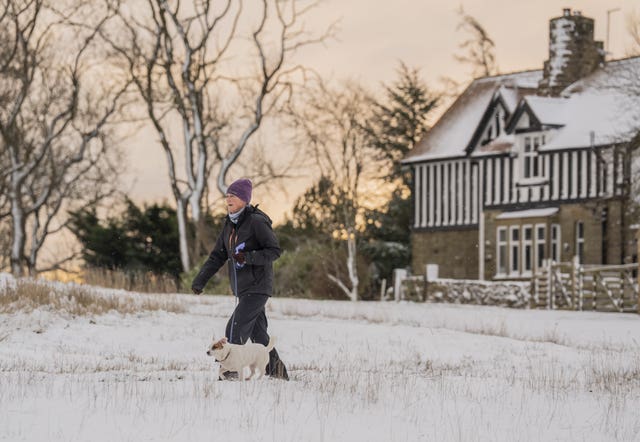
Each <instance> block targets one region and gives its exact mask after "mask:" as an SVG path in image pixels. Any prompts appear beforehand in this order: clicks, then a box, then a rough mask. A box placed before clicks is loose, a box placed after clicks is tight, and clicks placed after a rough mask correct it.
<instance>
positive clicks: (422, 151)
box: [403, 9, 640, 280]
mask: <svg viewBox="0 0 640 442" xmlns="http://www.w3.org/2000/svg"><path fill="white" fill-rule="evenodd" d="M593 34H594V21H593V19H590V18H587V17H584V16H582V15H581V14H580V13H579V12H577V11H574V12H572V11H571V10H569V9H565V10H564V12H563V15H562V16H560V17H557V18H553V19H551V20H550V29H549V40H550V42H549V59H548V60H546V61H545V62H544V67H543V69H539V70H530V71H522V72H515V73H511V74H505V75H497V76H492V77H484V78H478V79H476V80H474V81H473V82H472V83H471V84H470V85H469V86H468V87H467V89H466V90H465V91H464V92H463V93H462V94H461V95H460V96H459V97H458V98H457V99H456V100H455V102H454V103H453V104H452V105H451V106H450V107H449V108H448V109H447V110H446V111H445V113H444V114H443V115H442V116H441V117H440V119H439V120H438V121H437V123H436V124H435V125H434V126H433V127H432V128H431V130H430V131H429V132H428V133H427V135H426V136H425V137H424V138H423V139H422V140H421V142H420V143H419V144H418V145H417V146H416V148H415V149H413V151H411V152H410V153H409V154H408V155H407V156H406V157H405V158H404V159H403V164H404V165H405V166H406V167H410V168H411V170H412V172H413V188H412V192H413V201H414V220H413V226H412V254H413V256H412V267H413V269H414V272H415V273H417V274H421V273H423V269H424V268H425V264H437V265H438V266H439V276H440V277H442V278H460V279H485V280H499V279H526V278H530V277H531V275H532V274H533V273H534V272H535V270H536V268H537V267H539V266H541V265H542V264H543V261H544V260H545V259H548V258H551V259H553V260H555V261H570V260H571V259H573V257H574V256H577V257H578V259H580V261H581V262H582V263H584V264H619V263H623V262H628V261H632V260H637V252H635V251H634V249H635V244H634V233H633V232H631V230H630V225H629V224H630V222H629V220H628V219H627V217H626V216H624V214H625V213H626V206H627V204H628V198H629V195H630V192H631V190H630V188H631V184H630V181H631V178H632V176H631V157H632V154H631V153H632V149H633V147H634V146H637V145H638V142H639V140H640V137H639V136H638V133H639V130H640V86H639V85H638V82H640V80H639V79H640V57H635V58H627V59H622V60H614V61H605V53H604V51H603V45H602V42H599V41H594V36H593Z"/></svg>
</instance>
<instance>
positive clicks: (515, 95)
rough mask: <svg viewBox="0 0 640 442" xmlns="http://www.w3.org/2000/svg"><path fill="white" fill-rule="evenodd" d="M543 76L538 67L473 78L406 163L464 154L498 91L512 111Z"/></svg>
mask: <svg viewBox="0 0 640 442" xmlns="http://www.w3.org/2000/svg"><path fill="white" fill-rule="evenodd" d="M541 78H542V70H536V71H524V72H516V73H513V74H506V75H497V76H493V77H484V78H480V79H477V80H474V81H473V82H472V83H471V84H470V85H469V87H467V89H466V90H465V91H464V92H463V93H462V94H461V95H460V96H459V97H458V99H457V100H456V101H455V102H454V103H453V104H452V105H451V107H449V109H447V111H446V112H445V113H444V114H443V115H442V117H440V119H439V120H438V122H437V123H436V124H435V125H434V126H433V127H432V128H431V130H430V131H429V132H428V133H427V134H426V135H425V137H424V138H423V139H422V140H421V141H420V142H419V143H418V145H417V146H416V147H415V148H414V149H413V150H412V151H411V152H410V153H409V154H408V155H407V157H406V158H405V159H404V162H407V163H409V162H415V161H421V160H426V159H435V158H448V157H456V156H463V155H465V149H466V148H467V146H468V144H469V142H470V141H471V137H472V136H473V134H474V132H475V130H476V127H477V126H478V123H479V122H480V119H481V118H482V116H483V115H484V113H485V111H486V109H487V106H489V104H490V103H491V102H492V100H493V98H494V95H495V93H496V91H498V92H500V93H501V95H502V97H503V99H504V101H505V104H506V105H507V106H513V107H512V108H511V109H509V111H510V112H513V110H514V109H515V105H516V103H517V102H518V101H519V100H520V98H521V96H522V95H523V94H525V93H531V91H532V90H533V89H534V88H536V87H537V84H538V81H540V79H541Z"/></svg>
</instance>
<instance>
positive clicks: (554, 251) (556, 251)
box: [550, 224, 562, 262]
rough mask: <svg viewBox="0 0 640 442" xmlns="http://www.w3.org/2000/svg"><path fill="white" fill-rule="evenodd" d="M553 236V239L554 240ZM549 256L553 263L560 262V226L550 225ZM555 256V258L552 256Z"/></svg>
mask: <svg viewBox="0 0 640 442" xmlns="http://www.w3.org/2000/svg"><path fill="white" fill-rule="evenodd" d="M554 235H555V238H554ZM550 239H551V256H550V258H551V259H552V260H553V261H555V262H560V261H562V231H561V230H560V224H551V238H550ZM554 255H555V256H554Z"/></svg>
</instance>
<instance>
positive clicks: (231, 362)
mask: <svg viewBox="0 0 640 442" xmlns="http://www.w3.org/2000/svg"><path fill="white" fill-rule="evenodd" d="M275 342H276V341H275V338H269V345H267V346H266V347H265V346H264V345H262V344H256V343H253V342H250V341H247V342H246V343H245V344H244V345H238V344H230V343H229V342H227V338H222V339H220V340H218V341H216V339H215V337H214V338H213V343H212V344H211V347H210V348H209V350H208V351H207V354H208V355H209V356H214V357H215V358H216V362H219V363H220V374H219V376H220V378H221V379H226V378H225V376H224V374H223V373H224V372H225V371H235V372H238V377H239V378H240V380H243V381H244V380H245V378H244V369H245V368H249V377H248V378H247V379H251V378H252V377H253V375H254V374H256V373H257V374H258V379H259V378H261V377H262V376H263V375H264V372H265V369H266V367H267V364H268V363H269V352H270V351H271V350H272V349H273V346H274V345H275Z"/></svg>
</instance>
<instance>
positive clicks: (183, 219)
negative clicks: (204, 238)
mask: <svg viewBox="0 0 640 442" xmlns="http://www.w3.org/2000/svg"><path fill="white" fill-rule="evenodd" d="M176 203H177V206H178V207H177V209H176V215H177V217H178V234H179V236H180V262H181V263H182V270H183V271H185V272H188V271H189V270H191V262H190V260H189V243H188V241H187V211H186V208H185V205H184V201H183V200H182V199H181V198H178V199H177V200H176Z"/></svg>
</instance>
